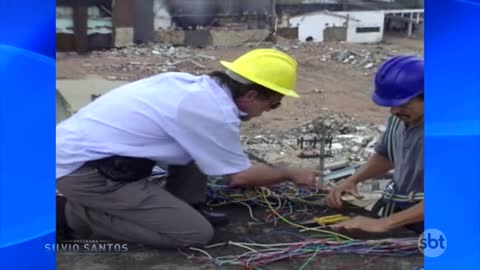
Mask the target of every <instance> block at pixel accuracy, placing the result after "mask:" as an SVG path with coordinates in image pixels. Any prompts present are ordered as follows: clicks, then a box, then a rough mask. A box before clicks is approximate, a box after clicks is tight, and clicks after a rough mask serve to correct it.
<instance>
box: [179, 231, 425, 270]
mask: <svg viewBox="0 0 480 270" xmlns="http://www.w3.org/2000/svg"><path fill="white" fill-rule="evenodd" d="M417 241H418V239H417V238H401V239H382V240H344V241H330V240H325V239H307V240H304V241H300V242H291V243H277V244H260V243H240V242H232V241H229V242H227V243H222V244H215V245H211V246H207V247H204V248H203V249H199V248H190V249H189V251H190V253H188V251H186V250H182V253H183V254H185V255H187V256H188V258H189V259H191V260H197V261H211V262H213V263H215V264H216V265H218V266H223V265H243V266H255V267H256V266H264V265H267V264H270V263H273V262H277V261H280V260H284V259H292V258H308V259H307V260H306V261H305V262H304V264H303V265H302V266H301V267H300V269H303V268H305V267H306V266H307V265H308V264H309V263H310V262H311V261H312V260H313V258H314V257H315V256H317V255H326V254H342V253H344V254H368V255H372V256H408V255H412V254H415V253H417V252H418V247H417ZM226 246H235V247H239V248H242V249H245V250H247V251H246V252H244V253H240V254H236V255H229V256H219V257H214V256H212V255H211V253H209V252H207V251H206V250H209V249H214V248H218V247H222V248H225V247H226Z"/></svg>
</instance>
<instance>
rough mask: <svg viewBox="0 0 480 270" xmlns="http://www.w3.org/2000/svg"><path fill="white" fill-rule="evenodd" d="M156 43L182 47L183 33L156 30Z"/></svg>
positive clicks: (183, 42) (180, 31)
mask: <svg viewBox="0 0 480 270" xmlns="http://www.w3.org/2000/svg"><path fill="white" fill-rule="evenodd" d="M155 35H156V38H157V42H159V43H165V44H171V45H184V44H185V31H182V30H173V31H169V30H157V31H156V33H155Z"/></svg>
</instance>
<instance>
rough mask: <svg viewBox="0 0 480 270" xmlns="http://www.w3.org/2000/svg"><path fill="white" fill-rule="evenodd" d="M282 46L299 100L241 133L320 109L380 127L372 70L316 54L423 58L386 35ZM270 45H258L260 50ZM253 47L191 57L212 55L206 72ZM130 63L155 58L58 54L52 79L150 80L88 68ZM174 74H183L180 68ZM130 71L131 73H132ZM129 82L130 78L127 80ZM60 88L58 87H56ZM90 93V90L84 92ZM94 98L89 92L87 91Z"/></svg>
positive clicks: (293, 121) (382, 112) (293, 122)
mask: <svg viewBox="0 0 480 270" xmlns="http://www.w3.org/2000/svg"><path fill="white" fill-rule="evenodd" d="M278 44H279V45H280V46H281V47H282V48H287V51H286V52H287V53H289V54H291V55H292V56H293V57H294V58H296V59H297V61H298V64H299V65H298V67H299V73H298V82H297V89H298V92H299V94H300V95H301V98H286V99H284V102H282V106H281V107H280V108H279V109H277V110H275V111H271V112H267V113H265V114H264V115H263V116H262V117H260V118H258V119H253V120H251V121H249V122H248V123H246V124H245V125H244V126H243V131H244V132H245V133H258V132H263V131H273V132H275V131H280V130H285V129H289V128H293V127H296V126H299V125H301V124H302V123H304V122H306V121H308V120H311V119H314V118H316V117H317V116H318V115H319V114H321V113H322V112H324V111H332V112H341V113H346V114H349V115H351V116H353V117H355V118H357V119H358V120H361V121H366V122H371V123H376V124H381V123H383V122H384V120H385V117H386V115H387V114H388V109H385V108H381V107H378V106H375V105H374V104H373V103H372V102H371V100H370V95H371V91H372V87H373V83H372V82H373V75H374V72H375V68H372V69H363V68H356V67H353V66H352V65H350V64H343V63H338V62H334V61H333V62H332V61H322V59H321V56H322V55H324V54H325V53H328V52H329V51H331V50H334V49H339V48H340V49H341V48H347V49H352V50H357V51H359V50H367V51H372V50H376V49H378V48H381V49H382V50H385V51H388V52H390V53H391V54H401V53H408V54H417V55H423V40H418V39H408V38H399V37H389V38H387V39H386V41H384V42H382V43H380V44H346V43H309V44H307V43H303V44H298V43H294V42H290V41H286V40H282V41H279V42H278ZM266 45H270V46H271V44H260V45H259V47H262V46H266ZM250 49H252V47H251V46H242V47H235V48H205V49H192V50H193V52H194V53H195V54H203V55H209V56H214V57H215V58H216V61H205V62H201V63H200V64H201V65H204V66H205V67H206V69H204V70H202V73H204V72H208V71H212V70H215V69H220V68H221V66H220V65H219V63H218V60H220V59H224V60H233V59H234V58H235V57H237V56H239V55H241V54H243V53H245V52H246V51H248V50H250ZM131 61H136V62H152V61H155V59H154V58H151V57H150V58H147V57H144V58H142V57H138V56H136V57H129V56H123V57H118V56H116V57H112V56H111V55H108V54H105V55H103V54H101V53H100V54H99V53H96V54H94V55H92V54H86V55H77V54H76V53H58V54H57V79H58V80H69V79H82V78H85V77H87V76H91V75H96V76H102V77H105V78H112V76H121V75H122V73H128V74H127V75H128V76H129V77H130V78H132V75H133V78H136V79H140V78H144V77H147V76H149V74H142V73H139V72H136V71H135V70H128V71H126V72H112V70H111V69H98V68H96V69H93V68H92V67H94V66H98V65H106V66H108V64H116V65H122V64H124V63H129V62H131ZM177 71H184V70H182V69H181V68H180V69H179V70H177ZM132 72H133V73H135V74H132ZM132 80H134V79H130V81H132ZM60 90H62V89H60ZM85 91H89V89H85ZM89 94H94V93H89Z"/></svg>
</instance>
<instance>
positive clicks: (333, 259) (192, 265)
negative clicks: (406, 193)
mask: <svg viewBox="0 0 480 270" xmlns="http://www.w3.org/2000/svg"><path fill="white" fill-rule="evenodd" d="M254 209H255V210H254V214H255V216H256V217H260V218H261V217H262V215H264V213H265V210H264V209H263V208H260V207H255V208H254ZM218 210H219V211H225V212H227V213H228V214H229V216H230V218H231V222H230V224H229V225H228V226H225V227H219V228H217V229H216V235H215V239H214V240H213V243H220V242H226V241H241V242H247V241H248V240H253V241H255V242H259V243H284V242H292V241H298V240H300V239H299V237H298V236H295V235H293V234H289V233H288V232H295V233H296V232H298V231H297V230H296V229H294V228H292V227H289V226H288V225H285V224H283V223H278V224H277V225H276V226H274V225H273V224H257V225H253V226H252V225H251V221H252V220H251V218H250V217H249V214H248V210H247V208H245V207H242V206H236V205H229V206H224V207H221V208H218ZM323 210H324V209H321V208H318V207H317V208H312V212H323ZM329 213H333V212H329ZM343 213H344V214H349V215H352V214H362V213H363V214H366V212H364V211H363V210H360V209H355V208H350V209H349V210H346V211H345V212H343ZM249 222H250V226H249ZM305 236H306V235H305ZM350 236H353V237H355V238H360V239H379V238H388V237H406V236H414V234H412V233H411V232H410V231H407V230H397V231H394V232H392V233H389V234H381V235H365V234H357V235H352V234H350ZM57 239H58V240H59V241H60V242H61V241H62V239H64V236H63V235H58V236H57ZM208 252H209V253H210V254H211V255H212V256H214V257H216V256H224V255H233V254H241V253H244V252H245V250H242V249H240V248H238V247H235V246H223V247H219V248H212V249H208ZM305 260H306V259H305V258H295V259H292V260H282V261H278V262H275V263H272V264H269V265H266V266H262V269H298V268H299V267H300V266H301V265H302V264H303V263H304V262H305ZM420 266H423V256H422V254H420V253H417V254H415V255H411V256H408V257H377V256H367V255H358V254H334V255H317V256H316V258H315V259H314V260H313V261H312V262H311V263H310V265H309V266H308V267H306V268H304V269H402V270H403V269H408V270H412V269H416V268H417V267H420ZM57 269H59V270H62V269H69V270H83V269H89V270H107V269H129V270H130V269H151V270H154V269H155V270H160V269H162V270H176V269H249V268H246V267H243V266H222V267H219V266H216V265H215V264H213V263H210V262H201V261H191V260H189V259H187V258H186V257H185V256H184V255H182V254H180V253H179V252H178V251H176V250H162V249H155V248H150V247H143V246H140V245H134V244H129V251H128V252H127V253H123V254H107V255H105V254H102V255H92V254H89V255H85V254H75V253H57Z"/></svg>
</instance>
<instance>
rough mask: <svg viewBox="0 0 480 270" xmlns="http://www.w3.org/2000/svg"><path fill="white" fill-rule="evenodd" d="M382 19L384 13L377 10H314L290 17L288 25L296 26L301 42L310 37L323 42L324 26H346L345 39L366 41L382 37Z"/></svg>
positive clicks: (374, 40)
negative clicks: (313, 11)
mask: <svg viewBox="0 0 480 270" xmlns="http://www.w3.org/2000/svg"><path fill="white" fill-rule="evenodd" d="M347 17H348V18H349V19H347ZM384 19H385V15H384V14H383V13H382V12H377V11H351V12H328V13H326V12H315V13H310V14H305V15H299V16H294V17H291V18H290V20H289V22H290V27H298V39H299V40H300V41H302V42H304V41H307V39H310V38H313V41H314V42H323V41H325V37H324V31H325V29H326V28H331V27H335V28H339V27H340V28H341V27H347V40H346V41H348V42H353V43H368V42H380V41H381V40H382V39H383V25H384ZM347 20H348V22H347ZM362 30H363V31H370V32H362ZM376 30H378V31H376ZM359 31H360V32H359Z"/></svg>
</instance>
